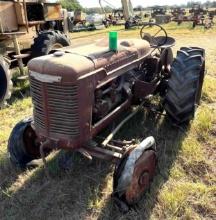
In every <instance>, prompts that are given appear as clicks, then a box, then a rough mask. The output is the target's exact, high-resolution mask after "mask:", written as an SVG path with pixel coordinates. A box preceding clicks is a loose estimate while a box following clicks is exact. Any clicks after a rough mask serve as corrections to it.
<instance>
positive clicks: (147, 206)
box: [0, 23, 216, 220]
mask: <svg viewBox="0 0 216 220" xmlns="http://www.w3.org/2000/svg"><path fill="white" fill-rule="evenodd" d="M164 27H165V28H166V29H167V32H168V34H169V35H170V36H172V37H174V38H175V39H176V45H175V46H174V48H173V49H174V52H176V51H177V50H178V49H179V48H180V47H181V46H199V47H203V48H205V50H206V69H207V71H206V77H205V82H204V87H203V94H202V100H201V105H200V107H199V108H198V110H197V113H196V117H195V119H194V120H193V121H192V122H191V124H190V125H189V126H187V127H186V126H183V127H176V126H174V125H173V124H172V122H171V121H170V120H168V119H167V117H164V116H160V117H159V116H156V115H155V114H153V113H151V112H148V111H144V110H143V111H141V112H140V113H138V114H137V115H136V116H135V117H134V118H133V119H132V120H130V121H129V122H128V123H127V124H126V125H125V126H124V128H123V129H122V130H120V132H119V133H118V134H117V136H116V138H117V139H120V140H131V139H136V140H137V141H141V140H142V139H144V138H145V137H147V136H149V135H153V136H154V137H155V139H156V142H157V149H158V155H159V159H158V167H157V173H156V177H155V179H154V181H153V182H152V185H151V188H150V190H149V191H148V192H147V193H146V194H145V195H144V197H143V199H142V200H141V201H140V202H139V204H138V205H137V207H136V208H135V209H132V210H130V211H129V213H127V214H125V215H123V214H122V213H120V212H119V211H118V209H116V207H115V206H114V204H113V200H112V198H111V193H112V174H113V169H114V165H113V164H110V163H109V162H105V161H100V160H97V159H94V160H93V161H92V162H89V161H88V160H87V159H84V158H83V157H82V156H80V155H77V154H72V158H73V166H72V167H71V168H70V169H69V170H68V171H63V170H62V169H61V168H60V167H59V163H58V161H59V159H58V158H61V157H62V156H64V155H65V154H64V152H60V153H59V152H54V153H52V154H51V155H50V156H49V160H48V169H49V172H50V175H51V179H49V180H48V179H47V178H46V176H45V173H44V169H43V167H41V166H40V167H37V168H35V169H29V170H26V171H21V170H18V169H15V168H14V167H12V166H11V164H10V162H9V161H8V158H7V153H6V152H7V150H6V149H7V140H8V137H9V134H10V132H11V129H12V128H13V126H14V125H15V124H16V123H17V122H18V121H19V120H21V119H23V118H25V117H27V116H29V115H31V114H32V104H31V98H30V97H28V95H27V94H26V95H25V94H23V95H24V98H22V99H20V98H19V96H17V97H16V96H15V97H13V102H12V103H11V104H10V105H9V106H8V107H6V108H5V109H3V110H1V111H0V118H1V120H0V219H1V220H8V219H41V220H43V219H65V220H66V219H74V220H75V219H86V220H88V219H89V220H90V219H91V220H92V219H107V220H108V219H109V220H111V219H119V220H120V219H128V220H129V219H131V220H132V219H133V220H134V219H137V220H144V219H216V168H215V161H216V153H215V150H216V27H214V28H213V29H210V30H204V29H203V27H197V28H196V29H195V30H193V29H191V26H190V24H187V23H186V24H183V25H181V26H177V25H176V24H175V23H171V24H167V25H165V26H164ZM111 30H120V31H119V38H134V37H135V38H139V29H134V30H129V31H124V30H122V27H115V28H112V29H111ZM107 31H108V30H103V31H96V32H83V33H72V34H71V38H72V46H74V47H75V46H78V45H82V44H86V43H89V42H92V41H95V40H98V39H102V38H107Z"/></svg>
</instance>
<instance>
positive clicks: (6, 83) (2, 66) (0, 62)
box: [0, 56, 13, 106]
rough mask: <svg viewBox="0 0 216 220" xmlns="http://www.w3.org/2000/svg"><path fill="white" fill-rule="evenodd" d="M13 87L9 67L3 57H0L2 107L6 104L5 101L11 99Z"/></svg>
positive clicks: (0, 96) (0, 100) (0, 99)
mask: <svg viewBox="0 0 216 220" xmlns="http://www.w3.org/2000/svg"><path fill="white" fill-rule="evenodd" d="M12 87H13V83H12V81H11V73H10V70H9V65H8V64H7V62H6V61H5V60H4V58H3V56H0V106H2V105H3V104H4V102H5V100H7V99H9V98H10V96H11V90H12Z"/></svg>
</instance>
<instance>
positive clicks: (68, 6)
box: [61, 0, 82, 11]
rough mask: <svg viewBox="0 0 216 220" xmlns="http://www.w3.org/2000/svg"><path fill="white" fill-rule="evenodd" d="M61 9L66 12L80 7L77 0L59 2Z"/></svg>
mask: <svg viewBox="0 0 216 220" xmlns="http://www.w3.org/2000/svg"><path fill="white" fill-rule="evenodd" d="M61 4H62V7H63V8H65V9H67V10H68V11H74V10H76V9H82V6H81V5H80V3H79V2H78V1H77V0H61Z"/></svg>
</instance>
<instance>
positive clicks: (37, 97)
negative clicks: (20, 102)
mask: <svg viewBox="0 0 216 220" xmlns="http://www.w3.org/2000/svg"><path fill="white" fill-rule="evenodd" d="M30 83H31V94H32V100H33V104H34V123H35V126H36V128H39V129H40V130H42V131H44V132H45V133H47V132H49V134H50V136H55V135H64V136H67V137H69V138H73V137H76V136H78V135H79V127H78V125H79V118H78V100H77V86H72V85H62V84H61V85H59V84H58V83H43V82H40V81H38V80H36V79H35V78H34V77H30Z"/></svg>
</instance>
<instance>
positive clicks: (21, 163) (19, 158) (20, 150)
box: [8, 118, 40, 169]
mask: <svg viewBox="0 0 216 220" xmlns="http://www.w3.org/2000/svg"><path fill="white" fill-rule="evenodd" d="M32 121H33V120H32V118H28V119H25V120H22V121H20V122H19V123H17V124H16V126H15V127H14V128H13V130H12V132H11V135H10V137H9V140H8V152H9V158H10V161H11V162H12V164H13V165H15V166H17V167H19V168H22V169H23V168H25V167H26V165H27V164H28V163H29V162H30V161H32V160H34V159H38V158H40V143H39V142H38V143H37V136H36V133H35V131H34V130H33V129H32V127H31V123H32Z"/></svg>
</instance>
